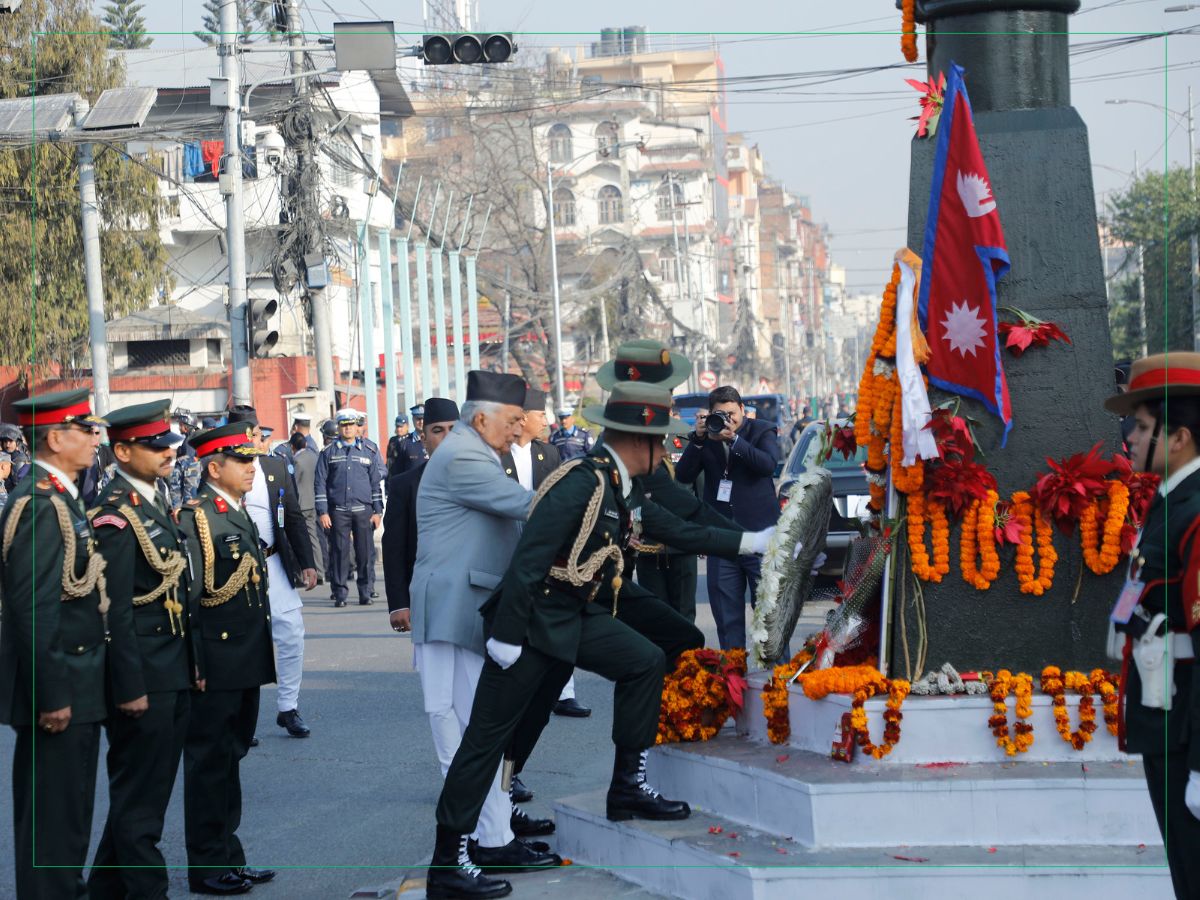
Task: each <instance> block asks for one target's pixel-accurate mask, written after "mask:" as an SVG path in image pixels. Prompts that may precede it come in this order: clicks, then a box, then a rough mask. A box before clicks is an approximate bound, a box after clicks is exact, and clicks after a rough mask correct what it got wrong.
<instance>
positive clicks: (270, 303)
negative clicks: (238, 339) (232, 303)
mask: <svg viewBox="0 0 1200 900" xmlns="http://www.w3.org/2000/svg"><path fill="white" fill-rule="evenodd" d="M278 311H279V303H278V302H276V301H275V300H271V299H265V298H260V299H258V300H251V301H250V322H249V329H250V355H251V356H258V357H264V356H270V355H271V350H272V349H273V348H274V346H275V345H276V344H278V343H279V332H278V331H276V330H275V329H274V328H272V327H271V319H272V318H274V316H275V313H276V312H278Z"/></svg>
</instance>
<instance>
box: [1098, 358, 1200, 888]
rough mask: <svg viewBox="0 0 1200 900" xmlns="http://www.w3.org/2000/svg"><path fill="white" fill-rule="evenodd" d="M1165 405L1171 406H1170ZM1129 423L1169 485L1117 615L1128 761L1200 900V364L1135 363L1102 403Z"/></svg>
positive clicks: (1149, 522)
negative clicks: (1123, 386)
mask: <svg viewBox="0 0 1200 900" xmlns="http://www.w3.org/2000/svg"><path fill="white" fill-rule="evenodd" d="M1168 401H1169V402H1168ZM1105 406H1107V407H1108V408H1109V409H1110V410H1112V411H1113V412H1116V413H1119V414H1121V415H1132V416H1133V418H1134V423H1135V424H1134V427H1133V431H1132V433H1131V434H1130V436H1129V448H1130V453H1129V456H1130V460H1131V461H1132V463H1133V465H1134V467H1135V468H1137V469H1140V470H1141V471H1144V472H1153V473H1155V474H1157V475H1161V476H1162V478H1163V481H1162V483H1161V485H1159V489H1158V493H1157V494H1156V495H1155V497H1154V500H1153V501H1152V502H1151V504H1150V509H1149V510H1148V511H1147V513H1146V519H1145V524H1144V526H1143V528H1142V532H1141V534H1140V535H1139V536H1138V543H1137V546H1136V547H1135V548H1134V550H1133V552H1132V553H1131V554H1130V563H1129V574H1128V579H1127V581H1126V583H1125V588H1124V590H1123V591H1122V592H1121V595H1120V598H1119V599H1118V600H1117V603H1116V604H1115V606H1114V608H1113V612H1112V621H1113V623H1114V626H1115V627H1116V629H1117V630H1118V631H1120V632H1123V634H1124V637H1125V641H1124V653H1123V657H1124V662H1123V665H1122V672H1123V675H1124V676H1125V677H1123V678H1122V680H1121V683H1122V693H1123V694H1124V698H1123V699H1124V702H1123V704H1121V709H1122V717H1121V720H1120V723H1119V726H1118V737H1119V738H1120V739H1121V741H1122V747H1121V749H1122V750H1127V751H1128V752H1130V753H1140V754H1141V755H1142V767H1143V768H1144V769H1145V772H1146V786H1147V787H1148V788H1149V790H1150V801H1151V803H1152V804H1153V806H1154V813H1155V815H1156V817H1157V818H1158V827H1159V831H1160V832H1161V833H1162V836H1163V844H1164V845H1165V847H1166V851H1167V863H1168V865H1169V866H1170V869H1171V881H1172V883H1173V884H1174V886H1175V896H1176V897H1179V898H1180V900H1183V898H1185V897H1186V898H1189V900H1194V898H1196V897H1200V855H1197V849H1200V665H1197V663H1196V657H1197V656H1200V353H1185V352H1175V351H1172V352H1171V353H1170V354H1165V355H1158V356H1150V357H1147V358H1146V359H1139V360H1138V361H1137V362H1135V363H1134V364H1133V366H1132V368H1131V369H1130V372H1129V383H1128V389H1127V390H1126V392H1125V393H1123V394H1117V395H1116V396H1114V397H1110V398H1109V399H1108V401H1106V403H1105Z"/></svg>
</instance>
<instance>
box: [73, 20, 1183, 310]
mask: <svg viewBox="0 0 1200 900" xmlns="http://www.w3.org/2000/svg"><path fill="white" fill-rule="evenodd" d="M478 2H479V8H480V21H481V23H482V25H483V26H485V27H487V28H492V29H494V30H497V31H499V30H503V31H513V32H518V35H517V41H518V46H519V47H520V50H519V53H521V54H524V53H529V54H531V55H532V54H537V55H540V53H541V51H542V50H544V49H545V48H548V47H553V46H557V47H562V48H563V49H570V50H573V49H574V48H575V47H576V46H577V45H580V44H582V45H584V46H585V47H587V46H589V45H590V43H591V42H592V41H594V40H598V39H599V31H600V29H601V28H605V27H624V26H632V25H643V26H646V28H647V31H648V32H649V34H650V42H651V49H666V48H668V47H670V46H672V45H674V46H677V47H680V48H684V47H698V46H708V45H709V42H710V40H712V39H715V40H716V41H717V43H718V46H719V47H720V51H721V56H722V59H723V61H724V63H725V73H726V76H727V77H729V78H734V79H738V78H746V77H749V76H775V77H774V78H766V79H764V80H763V81H762V82H760V83H757V84H751V85H735V86H731V87H730V89H729V90H728V93H727V102H728V112H729V127H730V130H731V131H743V132H745V133H746V135H747V137H748V139H749V140H750V141H751V142H756V143H758V144H759V146H760V147H761V149H762V152H763V157H764V160H765V163H766V166H767V169H768V172H769V173H770V175H771V176H773V177H774V178H775V179H777V180H779V181H782V182H783V183H784V184H785V185H786V186H787V188H788V190H790V191H792V192H793V193H795V194H798V195H802V196H807V197H808V198H809V199H810V202H811V206H812V211H813V215H814V217H815V218H816V219H817V220H818V221H821V222H826V223H828V225H829V228H830V231H831V234H832V240H831V249H832V259H833V262H835V263H837V264H839V265H842V266H844V267H845V268H846V270H847V274H846V281H847V286H848V288H849V290H850V292H851V293H863V292H869V293H878V292H880V291H881V290H882V282H883V280H884V279H885V278H886V276H887V272H888V271H889V270H890V267H891V257H892V253H893V252H894V251H895V250H896V249H897V248H898V247H899V246H901V244H902V242H903V241H904V237H905V234H904V224H905V221H906V218H907V209H908V160H909V143H910V139H911V137H912V134H913V131H914V128H915V123H913V122H910V121H909V117H910V116H914V115H916V114H917V113H918V111H919V108H918V104H917V96H918V95H917V93H916V92H915V91H913V90H912V89H911V88H909V87H908V86H907V85H906V84H905V83H904V80H903V79H904V78H905V77H911V78H922V79H923V78H924V77H925V76H924V72H925V66H924V63H925V60H924V40H923V39H922V40H921V41H919V45H920V47H921V52H922V58H921V60H920V62H919V63H918V64H917V65H915V66H913V67H910V68H909V69H907V70H906V69H890V70H888V71H885V72H878V73H872V74H868V75H862V76H858V77H854V78H839V79H838V80H832V81H830V80H826V79H825V78H822V77H819V76H818V75H817V74H816V73H821V72H828V71H829V70H842V69H853V68H859V67H869V66H879V65H889V64H894V63H901V62H903V57H902V56H901V53H900V45H899V37H898V36H897V35H895V34H887V35H878V34H869V33H864V32H879V31H895V32H898V31H899V28H900V13H899V11H898V10H896V9H895V8H894V3H893V2H892V0H843V2H838V3H830V2H828V0H821V2H816V0H793V2H791V3H782V2H780V0H738V2H734V3H730V2H729V0H721V2H717V0H654V2H652V3H647V2H646V0H606V2H604V3H585V2H579V0H567V2H564V0H478ZM95 5H96V7H97V8H99V7H100V6H101V3H100V2H97V3H96V4H95ZM1172 5H1183V4H1177V3H1175V2H1174V0H1084V2H1083V6H1082V9H1081V10H1080V12H1079V13H1077V14H1076V15H1075V16H1073V17H1071V20H1070V29H1071V42H1072V44H1073V45H1077V44H1083V43H1088V42H1095V41H1102V40H1108V39H1111V38H1113V37H1118V36H1122V35H1132V34H1137V33H1146V32H1158V31H1166V30H1175V29H1179V28H1186V27H1189V26H1196V27H1197V28H1200V8H1198V9H1196V10H1192V11H1189V12H1184V13H1174V14H1168V13H1165V12H1164V9H1165V8H1166V7H1168V6H1172ZM202 8H203V3H202V2H201V0H151V2H147V3H146V7H145V9H144V11H143V14H144V15H145V17H146V21H147V26H148V30H149V31H151V32H162V33H163V34H160V35H158V36H156V38H155V47H161V48H162V49H164V50H170V49H173V48H178V47H180V46H195V45H196V44H197V41H196V39H195V38H193V37H191V36H190V32H191V31H193V30H195V29H198V28H199V27H200V21H201V15H202ZM335 8H336V9H337V10H338V12H337V13H335V12H334V9H335ZM301 13H302V16H303V19H304V22H305V28H306V29H307V30H312V31H319V32H331V31H332V23H333V22H334V21H335V20H339V21H348V20H354V19H358V20H363V19H366V20H385V19H391V20H393V21H394V22H395V23H396V30H397V32H398V42H399V43H416V42H417V40H418V38H419V35H420V32H421V3H420V0H390V2H386V3H385V2H383V0H336V2H326V0H302V2H301ZM685 29H686V31H685ZM167 32H174V33H176V34H166V33H167ZM178 32H187V34H186V35H179V34H177V33H178ZM782 32H791V33H786V34H785V33H782ZM796 32H807V33H800V34H797V33H796ZM710 36H711V37H710ZM1198 41H1200V36H1195V35H1187V36H1175V37H1171V38H1170V39H1167V40H1164V39H1161V38H1159V39H1153V40H1146V41H1142V42H1140V43H1136V44H1134V45H1132V46H1124V47H1118V48H1108V49H1103V50H1099V51H1093V52H1087V53H1083V54H1079V55H1076V56H1073V57H1072V60H1071V78H1072V92H1071V93H1072V103H1073V105H1074V106H1075V108H1076V109H1077V110H1078V111H1079V113H1080V115H1081V116H1082V117H1083V119H1084V121H1085V122H1086V123H1087V125H1088V129H1089V136H1090V140H1091V151H1092V162H1093V177H1094V179H1095V186H1096V191H1097V193H1098V194H1099V195H1101V196H1102V195H1103V194H1104V193H1105V192H1108V191H1112V190H1117V189H1120V188H1121V187H1123V186H1124V185H1126V184H1127V183H1128V181H1129V179H1130V177H1131V173H1132V171H1133V165H1134V156H1135V154H1136V155H1137V159H1138V162H1139V164H1140V165H1141V166H1142V168H1143V170H1145V169H1147V168H1153V169H1155V170H1158V171H1161V170H1162V169H1163V166H1164V164H1165V163H1166V161H1167V160H1169V161H1170V163H1172V164H1175V165H1183V164H1185V163H1186V161H1187V125H1186V111H1187V90H1188V87H1189V85H1190V86H1193V88H1194V92H1195V94H1196V98H1195V99H1196V102H1197V103H1200V81H1198V80H1197V71H1198V68H1200V43H1198ZM1166 66H1169V67H1170V68H1169V69H1165V67H1166ZM793 74H795V75H797V76H802V77H797V78H795V79H792V80H783V79H781V78H780V77H779V76H786V75H793ZM821 82H824V83H821ZM750 88H753V91H751V90H749V89H750ZM967 88H968V91H969V90H970V81H969V77H968V81H967ZM1113 99H1122V100H1138V101H1141V103H1136V104H1130V103H1126V104H1123V105H1112V104H1107V103H1106V102H1105V101H1106V100H1113ZM1144 103H1150V104H1158V105H1162V106H1166V107H1168V108H1169V109H1171V110H1173V111H1175V112H1176V113H1177V115H1174V116H1172V115H1167V114H1165V113H1163V112H1162V111H1160V110H1156V109H1153V108H1152V107H1150V106H1146V105H1142V104H1144Z"/></svg>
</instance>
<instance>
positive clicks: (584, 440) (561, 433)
mask: <svg viewBox="0 0 1200 900" xmlns="http://www.w3.org/2000/svg"><path fill="white" fill-rule="evenodd" d="M550 443H551V444H553V445H554V446H555V447H557V448H558V455H559V456H561V457H562V461H563V462H567V461H568V460H571V459H578V458H579V457H583V456H587V455H588V454H589V453H591V452H592V447H593V446H594V445H595V443H596V439H595V438H593V437H592V433H591V432H590V431H588V430H587V429H586V428H580V427H579V426H578V425H572V426H571V427H570V428H561V427H560V428H557V429H555V430H554V432H553V433H552V434H551V435H550Z"/></svg>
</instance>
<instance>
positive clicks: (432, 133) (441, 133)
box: [425, 116, 450, 144]
mask: <svg viewBox="0 0 1200 900" xmlns="http://www.w3.org/2000/svg"><path fill="white" fill-rule="evenodd" d="M448 137H450V122H449V120H448V119H445V118H443V117H442V116H430V117H429V118H427V119H426V120H425V140H426V141H428V142H429V143H431V144H432V143H433V142H434V141H440V140H444V139H445V138H448Z"/></svg>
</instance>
